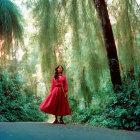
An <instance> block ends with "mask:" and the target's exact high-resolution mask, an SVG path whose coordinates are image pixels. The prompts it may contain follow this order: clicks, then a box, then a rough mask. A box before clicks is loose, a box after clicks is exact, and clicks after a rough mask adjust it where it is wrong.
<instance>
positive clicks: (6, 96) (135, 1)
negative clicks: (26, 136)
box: [0, 0, 140, 131]
mask: <svg viewBox="0 0 140 140" xmlns="http://www.w3.org/2000/svg"><path fill="white" fill-rule="evenodd" d="M139 11H140V2H139V0H0V121H1V122H2V121H9V122H16V121H36V122H37V121H40V122H42V121H44V122H45V121H48V122H49V121H51V119H52V118H53V116H51V115H48V114H45V113H43V112H41V111H40V110H39V106H40V105H41V103H42V101H43V100H44V99H45V98H46V97H47V95H48V94H49V93H50V88H51V80H52V76H53V75H54V69H55V68H56V67H57V66H58V65H62V66H63V67H64V72H63V74H65V75H66V76H67V82H68V100H69V104H70V109H71V111H72V115H71V116H66V117H65V118H64V119H65V121H66V122H69V123H81V124H87V125H92V126H100V127H107V128H112V129H127V130H132V131H139V130H140V121H139V116H140V12H139Z"/></svg>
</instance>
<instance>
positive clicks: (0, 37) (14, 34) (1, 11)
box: [0, 0, 23, 60]
mask: <svg viewBox="0 0 140 140" xmlns="http://www.w3.org/2000/svg"><path fill="white" fill-rule="evenodd" d="M22 23H23V18H22V15H21V14H20V10H19V9H18V7H17V6H16V5H15V4H14V3H12V2H11V1H10V0H0V49H1V50H0V51H1V54H3V53H4V60H5V57H6V55H5V54H9V53H10V50H11V49H12V54H13V41H14V42H15V44H16V46H18V45H17V44H18V43H19V41H20V42H23V38H22V35H23V27H22ZM1 56H2V55H1Z"/></svg>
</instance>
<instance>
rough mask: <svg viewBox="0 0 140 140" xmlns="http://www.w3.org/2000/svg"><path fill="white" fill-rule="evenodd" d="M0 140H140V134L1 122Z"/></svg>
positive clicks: (72, 126) (91, 127)
mask: <svg viewBox="0 0 140 140" xmlns="http://www.w3.org/2000/svg"><path fill="white" fill-rule="evenodd" d="M0 140H140V132H134V131H126V130H112V129H109V128H101V127H94V126H84V125H80V124H66V125H62V124H54V125H52V124H50V123H46V122H0Z"/></svg>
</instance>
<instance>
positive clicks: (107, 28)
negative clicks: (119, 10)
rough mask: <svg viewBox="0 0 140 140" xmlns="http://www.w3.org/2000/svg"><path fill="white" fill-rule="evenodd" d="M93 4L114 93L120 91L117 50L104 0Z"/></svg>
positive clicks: (96, 0)
mask: <svg viewBox="0 0 140 140" xmlns="http://www.w3.org/2000/svg"><path fill="white" fill-rule="evenodd" d="M93 3H94V6H95V9H96V11H97V14H98V16H99V18H100V21H101V26H102V32H103V37H104V42H105V48H106V51H107V57H108V64H109V68H110V75H111V81H112V84H113V87H114V91H115V92H116V91H118V90H119V89H120V88H119V86H121V85H122V83H121V76H120V68H119V61H118V56H117V50H116V45H115V40H114V36H113V31H112V27H111V23H110V19H109V15H108V11H107V7H106V3H105V1H104V0H93Z"/></svg>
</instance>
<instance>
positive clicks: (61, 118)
mask: <svg viewBox="0 0 140 140" xmlns="http://www.w3.org/2000/svg"><path fill="white" fill-rule="evenodd" d="M60 124H66V123H64V121H63V116H61V117H60Z"/></svg>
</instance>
